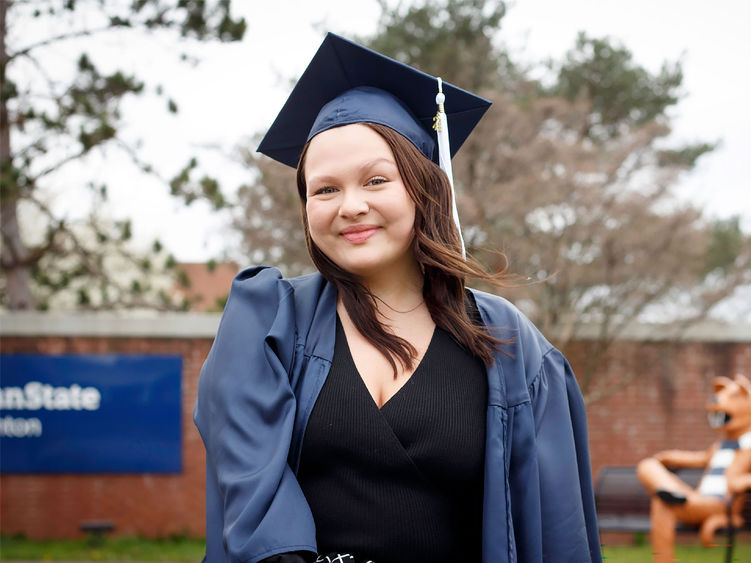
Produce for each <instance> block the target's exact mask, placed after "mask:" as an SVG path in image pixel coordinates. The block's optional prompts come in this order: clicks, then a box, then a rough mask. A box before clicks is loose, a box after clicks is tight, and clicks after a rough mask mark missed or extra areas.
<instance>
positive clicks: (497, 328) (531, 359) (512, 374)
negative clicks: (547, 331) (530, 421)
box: [471, 289, 563, 404]
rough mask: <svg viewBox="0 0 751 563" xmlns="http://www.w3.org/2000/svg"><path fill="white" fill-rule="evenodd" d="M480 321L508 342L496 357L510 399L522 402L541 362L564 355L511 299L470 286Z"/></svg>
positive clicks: (540, 367) (537, 374)
mask: <svg viewBox="0 0 751 563" xmlns="http://www.w3.org/2000/svg"><path fill="white" fill-rule="evenodd" d="M471 291H472V294H473V296H474V298H475V302H476V303H477V308H478V310H479V312H480V315H481V317H482V320H483V323H484V324H485V326H486V327H488V330H490V331H491V333H492V334H493V335H494V336H495V337H497V338H499V339H500V340H503V341H506V342H507V344H505V345H503V346H501V349H500V351H499V353H497V354H496V356H495V358H496V361H497V363H498V365H499V366H500V367H501V369H502V370H503V373H504V378H505V380H506V382H507V387H508V388H507V391H506V392H507V394H508V396H509V400H510V401H511V402H512V404H513V403H514V402H522V401H523V400H525V398H526V397H527V391H528V388H529V387H530V386H531V385H532V384H533V383H534V382H535V380H536V379H537V378H538V377H539V375H540V373H541V370H542V368H543V365H544V364H546V363H547V364H550V363H551V360H552V363H553V364H558V363H560V360H562V359H563V357H562V356H561V355H560V353H559V352H558V351H557V350H556V349H555V348H554V347H553V345H552V344H550V342H548V340H547V339H546V338H545V336H543V334H542V333H541V332H540V331H539V330H538V329H537V327H536V326H535V325H534V324H533V323H532V321H530V320H529V319H528V318H527V317H526V315H524V313H522V312H521V311H520V310H519V309H518V308H517V307H516V306H515V305H514V304H513V303H511V302H510V301H508V300H507V299H505V298H503V297H500V296H498V295H493V294H490V293H486V292H483V291H478V290H474V289H473V290H471Z"/></svg>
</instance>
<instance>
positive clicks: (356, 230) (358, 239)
mask: <svg viewBox="0 0 751 563" xmlns="http://www.w3.org/2000/svg"><path fill="white" fill-rule="evenodd" d="M377 230H378V227H377V226H376V225H355V226H352V227H347V228H346V229H343V230H342V232H341V235H342V237H344V240H346V241H347V242H351V243H352V244H360V243H363V242H365V241H366V240H368V239H369V238H370V237H372V236H373V235H374V234H375V233H376V231H377Z"/></svg>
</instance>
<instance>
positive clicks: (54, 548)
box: [0, 536, 205, 562]
mask: <svg viewBox="0 0 751 563" xmlns="http://www.w3.org/2000/svg"><path fill="white" fill-rule="evenodd" d="M204 546H205V541H204V540H203V539H193V538H184V537H176V538H169V539H160V540H146V539H141V538H108V539H104V540H102V541H101V542H93V541H91V540H50V541H33V540H30V539H26V538H21V537H9V536H2V537H0V561H9V560H39V561H193V562H197V561H201V559H202V558H203V552H204Z"/></svg>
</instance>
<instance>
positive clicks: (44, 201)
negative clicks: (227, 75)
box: [0, 0, 246, 309]
mask: <svg viewBox="0 0 751 563" xmlns="http://www.w3.org/2000/svg"><path fill="white" fill-rule="evenodd" d="M61 23H63V24H67V26H68V27H67V29H65V28H63V27H62V26H61V25H60V24H61ZM245 27H246V24H245V22H244V20H242V19H233V18H232V15H231V10H230V1H229V0H216V1H214V2H206V1H205V0H177V1H166V0H138V1H135V2H130V3H115V2H100V1H94V0H90V1H85V0H79V1H74V0H67V1H53V0H50V1H43V2H27V1H23V0H16V1H7V0H2V1H0V219H1V221H2V225H1V226H0V229H1V230H2V257H1V260H2V269H3V273H4V279H3V282H4V284H3V285H2V287H0V298H1V299H2V303H3V304H5V305H6V306H7V307H9V308H10V309H29V308H47V307H49V306H53V305H55V304H57V305H61V303H60V301H65V300H66V299H69V297H70V295H75V296H77V297H76V301H77V303H76V305H77V306H78V307H83V308H105V307H130V306H141V307H143V306H147V307H150V306H157V307H174V306H176V305H179V304H176V303H174V302H172V300H171V297H170V296H169V294H168V292H167V291H166V290H165V289H166V288H168V286H169V285H170V283H169V281H168V280H167V281H165V279H166V278H164V276H165V275H167V278H169V277H170V274H169V271H170V270H172V269H173V267H174V259H172V258H171V257H170V256H169V255H168V254H167V253H166V252H165V250H164V249H163V248H162V246H161V244H160V243H159V242H158V241H155V243H154V245H153V247H152V248H151V249H150V250H149V251H147V252H143V251H136V250H134V249H133V248H132V247H131V244H130V239H131V234H132V233H131V225H130V222H129V221H128V220H119V221H115V220H113V219H111V218H110V217H108V216H107V215H106V213H105V212H104V211H103V204H104V202H105V201H106V200H107V195H108V191H107V186H103V185H97V184H96V183H94V182H87V181H86V180H85V179H83V178H82V179H80V180H79V179H78V178H77V179H76V181H75V184H76V185H75V186H74V185H68V186H66V191H68V190H73V189H74V188H77V187H82V186H85V187H86V189H88V190H89V192H90V198H89V199H90V211H89V213H88V215H87V214H85V213H80V214H79V215H80V216H79V217H78V218H75V219H72V218H68V217H67V216H66V215H65V214H61V213H60V212H59V210H58V209H57V208H56V206H55V205H54V204H52V203H51V199H52V197H51V195H50V192H52V191H53V190H54V188H53V187H54V186H55V185H56V184H57V183H59V182H60V180H58V181H57V182H56V181H55V178H60V177H61V173H63V172H64V171H65V170H66V169H70V167H71V166H72V165H74V164H79V165H81V169H84V168H85V163H86V162H88V159H89V158H90V157H91V156H92V155H93V154H95V153H97V152H99V153H101V152H102V151H105V150H119V151H123V152H124V153H125V154H127V155H129V157H130V158H131V159H132V162H133V164H134V165H135V167H136V168H138V169H140V171H141V172H142V173H145V174H151V175H153V176H159V174H158V173H157V171H156V170H155V169H154V167H153V166H152V165H151V163H149V162H147V161H146V160H144V159H143V158H142V155H140V154H139V152H138V150H137V147H134V146H131V145H130V144H128V143H127V142H126V141H125V140H124V139H123V138H122V136H121V135H120V131H121V127H122V125H123V123H122V118H121V107H122V104H123V101H124V100H126V99H127V98H128V97H133V96H140V95H142V94H143V93H144V92H145V91H146V90H147V88H146V85H145V84H144V83H143V82H141V81H140V80H139V79H138V78H137V77H136V76H132V75H130V74H128V73H127V72H125V71H122V70H114V71H103V70H101V68H100V66H99V64H98V62H97V60H96V56H95V54H92V53H91V52H82V53H81V54H80V55H79V56H78V57H77V59H76V63H75V68H71V69H70V70H69V72H63V73H61V72H60V69H58V68H52V65H51V64H49V62H48V61H49V58H48V57H47V55H49V53H50V52H51V50H52V49H60V48H65V46H66V45H68V44H70V42H71V41H75V40H80V39H82V38H90V39H92V40H93V39H94V38H96V37H101V36H105V35H106V34H112V33H122V34H130V35H135V34H139V33H148V34H152V35H153V34H157V33H172V34H177V35H178V36H180V37H181V38H183V39H184V40H185V41H209V40H218V41H223V42H226V41H236V40H239V39H241V38H242V36H243V34H244V32H245ZM40 29H41V30H43V31H44V32H46V34H44V35H42V32H41V31H38V36H36V37H35V35H37V33H34V32H30V30H32V31H33V30H40ZM49 30H56V31H51V32H50V31H49ZM87 49H88V50H89V51H91V50H95V49H96V45H95V44H91V45H89V46H88V47H87ZM57 60H59V59H57ZM61 74H63V75H65V76H64V77H63V78H61ZM159 93H161V94H162V95H163V93H162V92H159ZM165 105H166V107H167V111H171V112H176V111H177V106H176V104H175V102H174V101H173V100H171V99H170V100H167V102H166V104H165ZM196 169H197V165H196V161H195V160H191V162H190V163H188V165H187V166H186V167H185V168H184V169H183V170H182V171H180V173H179V174H178V175H177V176H176V177H175V178H174V179H172V180H171V181H169V182H168V180H167V179H166V178H162V180H163V181H164V182H165V183H169V185H170V190H171V193H173V194H174V195H176V196H179V197H181V198H183V199H184V200H185V202H186V203H190V202H192V201H194V200H196V199H206V200H208V201H210V202H211V203H212V205H213V206H214V207H217V208H218V207H221V206H223V205H224V199H223V197H222V193H221V190H220V189H219V185H218V184H217V182H216V181H215V180H213V179H211V178H209V177H203V178H200V179H197V180H195V179H194V178H193V176H194V175H195V173H196ZM67 181H69V179H68V180H67ZM81 204H83V202H81ZM81 216H83V217H84V218H81ZM160 273H161V278H162V279H161V281H160V279H159V278H160V275H159V274H160ZM152 282H153V283H152Z"/></svg>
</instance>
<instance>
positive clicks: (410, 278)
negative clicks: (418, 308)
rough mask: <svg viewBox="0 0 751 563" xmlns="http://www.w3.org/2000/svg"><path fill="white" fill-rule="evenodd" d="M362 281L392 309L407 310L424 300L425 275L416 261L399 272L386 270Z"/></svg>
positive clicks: (378, 298)
mask: <svg viewBox="0 0 751 563" xmlns="http://www.w3.org/2000/svg"><path fill="white" fill-rule="evenodd" d="M362 281H363V284H364V285H365V287H367V288H368V290H369V291H370V292H371V293H372V294H373V295H374V296H375V298H376V299H377V300H378V301H380V302H381V303H384V304H385V305H386V307H388V308H389V309H392V310H397V311H401V310H407V309H409V308H411V307H414V306H415V305H416V304H418V303H419V302H420V301H421V300H422V286H423V276H422V272H421V271H420V267H419V265H418V264H417V263H416V262H415V263H414V265H411V266H410V267H409V268H406V269H404V270H403V271H401V272H400V273H398V274H397V273H394V272H388V273H385V272H384V273H383V274H382V275H374V276H370V277H368V278H367V279H363V280H362Z"/></svg>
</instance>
